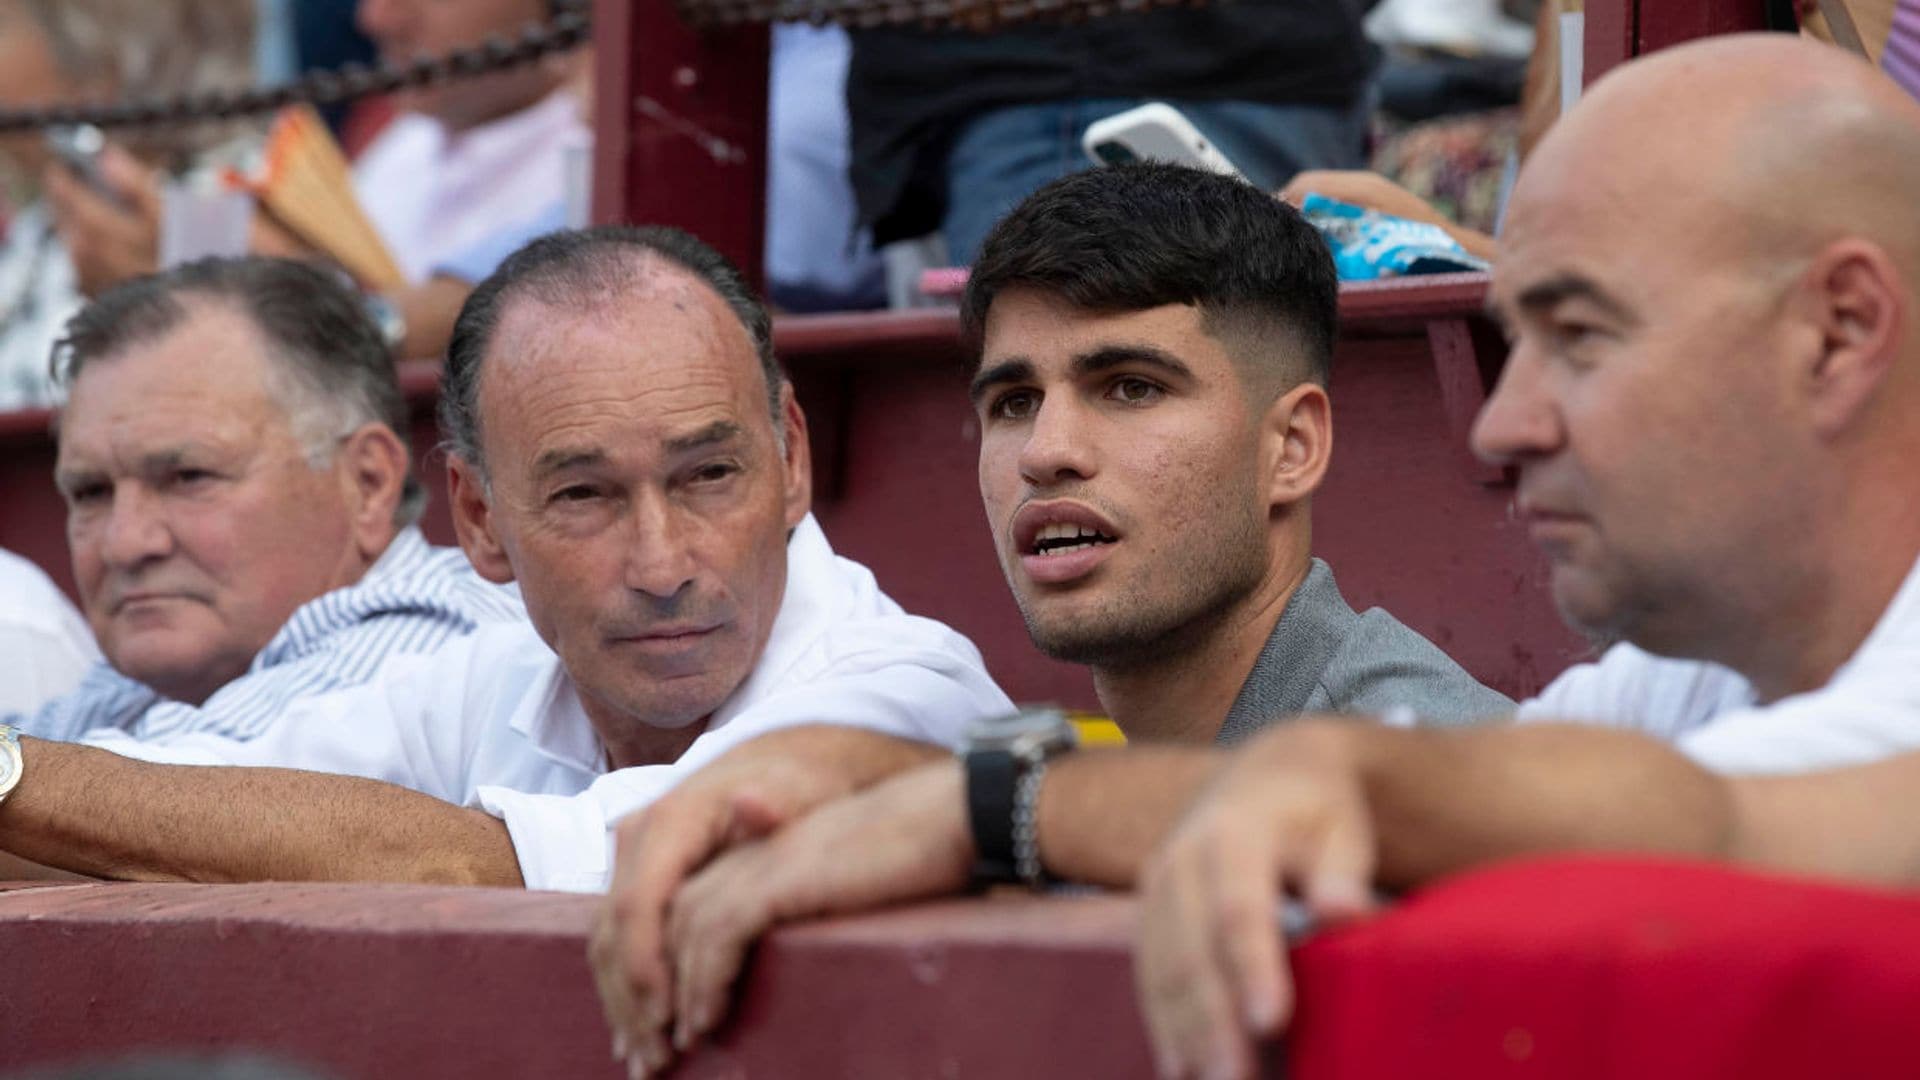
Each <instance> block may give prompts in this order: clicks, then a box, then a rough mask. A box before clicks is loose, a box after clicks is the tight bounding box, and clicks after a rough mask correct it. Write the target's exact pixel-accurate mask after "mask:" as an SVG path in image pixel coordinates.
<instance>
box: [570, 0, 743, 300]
mask: <svg viewBox="0 0 1920 1080" xmlns="http://www.w3.org/2000/svg"><path fill="white" fill-rule="evenodd" d="M594 19H595V29H594V35H593V40H594V56H595V69H594V78H595V96H594V125H593V127H594V133H595V134H594V138H595V143H594V200H593V202H594V219H595V220H596V221H600V222H610V221H626V222H633V223H636V224H648V225H675V226H678V227H680V228H683V229H686V230H687V231H688V232H691V233H693V234H694V235H695V236H698V237H700V238H701V239H702V240H705V241H706V242H707V243H709V244H711V245H713V246H714V247H715V248H716V249H718V250H719V251H720V252H721V254H723V255H725V256H726V257H727V258H729V259H731V260H732V261H733V263H734V265H736V266H738V267H740V268H741V269H742V270H743V271H745V272H746V274H747V277H748V279H749V280H751V281H753V282H755V283H756V285H757V284H758V283H759V282H760V280H761V272H760V270H761V261H762V258H763V248H762V243H763V240H762V238H763V237H764V235H765V232H766V172H767V170H766V153H767V62H768V36H767V29H766V27H764V26H760V27H750V28H743V29H738V30H727V31H721V32H708V33H696V32H694V31H692V30H689V29H687V27H686V26H685V25H683V24H682V23H681V22H680V19H679V16H678V15H676V14H675V13H674V11H673V5H672V3H671V2H670V0H596V2H595V4H594Z"/></svg>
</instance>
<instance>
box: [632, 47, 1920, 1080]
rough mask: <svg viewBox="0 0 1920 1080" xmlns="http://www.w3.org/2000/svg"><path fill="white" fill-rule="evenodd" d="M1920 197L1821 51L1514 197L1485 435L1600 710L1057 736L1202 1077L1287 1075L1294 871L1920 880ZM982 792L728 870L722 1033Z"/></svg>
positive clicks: (704, 1015) (1682, 94) (705, 1018)
mask: <svg viewBox="0 0 1920 1080" xmlns="http://www.w3.org/2000/svg"><path fill="white" fill-rule="evenodd" d="M1915 190H1920V108H1917V107H1916V106H1915V105H1914V104H1913V103H1911V102H1910V101H1908V100H1907V99H1905V98H1904V97H1903V96H1901V95H1900V94H1899V92H1898V91H1897V89H1895V88H1893V87H1892V86H1891V85H1890V84H1888V83H1887V82H1886V81H1885V80H1884V79H1883V78H1882V77H1881V76H1880V75H1879V74H1878V73H1877V72H1875V71H1874V70H1873V69H1871V68H1870V67H1868V66H1866V65H1865V64H1862V63H1860V62H1859V61H1857V60H1854V59H1853V58H1851V57H1849V56H1847V55H1846V54H1843V53H1840V52H1838V51H1837V50H1833V49H1831V48H1828V47H1824V46H1819V45H1815V44H1812V43H1807V42H1800V41H1796V40H1794V39H1792V38H1788V37H1785V36H1764V37H1733V38H1723V39H1718V40H1715V41H1712V42H1708V43H1704V44H1698V45H1693V46H1689V47H1685V48H1678V49H1673V50H1670V51H1668V52H1666V53H1663V54H1661V55H1659V56H1657V57H1655V58H1652V59H1649V60H1645V61H1641V62H1639V63H1636V64H1632V65H1629V66H1627V67H1626V68H1625V69H1623V70H1622V71H1621V72H1619V73H1617V74H1615V75H1613V76H1611V77H1609V78H1607V79H1605V80H1603V81H1602V82H1601V83H1600V84H1599V85H1598V86H1596V87H1595V88H1594V90H1593V92H1592V93H1591V94H1589V95H1588V97H1587V99H1586V100H1585V101H1584V102H1583V103H1582V104H1581V105H1580V106H1579V108H1578V109H1577V110H1575V111H1574V112H1572V113H1571V114H1569V116H1568V117H1567V119H1566V120H1565V121H1563V122H1562V124H1560V125H1559V126H1557V127H1556V128H1555V129H1554V130H1553V132H1552V133H1551V134H1550V135H1549V136H1548V137H1547V138H1546V140H1545V141H1544V142H1543V143H1542V144H1541V146H1540V148H1539V149H1538V150H1537V151H1536V154H1535V157H1534V159H1533V160H1532V161H1530V162H1529V164H1528V166H1527V168H1526V170H1525V172H1524V173H1523V175H1522V179H1521V182H1520V185H1519V187H1518V189H1517V190H1516V192H1515V195H1514V198H1513V202H1512V205H1511V208H1510V210H1509V217H1508V228H1507V232H1506V234H1505V236H1504V237H1503V245H1504V247H1503V258H1502V261H1501V263H1500V264H1499V267H1498V269H1497V271H1496V276H1495V281H1494V288H1493V307H1494V310H1495V311H1496V313H1497V314H1498V315H1499V316H1500V317H1501V319H1502V320H1503V321H1504V322H1505V323H1506V324H1507V325H1508V327H1509V331H1510V333H1511V335H1512V338H1513V342H1514V348H1513V355H1512V357H1511V358H1510V360H1509V361H1508V364H1507V367H1506V370H1505V373H1504V374H1503V376H1502V378H1501V383H1500V386H1499V387H1498V389H1497V391H1496V392H1495V395H1494V397H1493V399H1492V400H1491V401H1489V403H1488V405H1487V408H1486V411H1485V413H1484V414H1483V415H1482V416H1481V418H1480V420H1479V423H1478V425H1477V427H1476V429H1475V431H1474V442H1475V445H1476V449H1477V450H1478V451H1479V452H1480V453H1481V454H1482V455H1483V456H1485V457H1486V458H1488V459H1489V460H1491V461H1495V462H1498V463H1501V464H1505V465H1511V466H1514V467H1515V468H1516V469H1517V471H1518V473H1519V476H1520V481H1519V488H1518V492H1517V496H1516V508H1517V509H1518V511H1519V513H1520V515H1521V518H1522V520H1523V521H1524V522H1525V524H1526V525H1527V527H1528V528H1529V530H1530V531H1531V533H1532V535H1533V539H1534V540H1535V541H1536V542H1537V543H1538V544H1539V545H1540V546H1541V548H1542V550H1543V551H1544V552H1545V553H1546V554H1547V556H1548V558H1549V560H1550V562H1551V566H1552V587H1553V592H1554V597H1555V600H1556V602H1557V603H1558V605H1559V607H1560V609H1561V611H1562V613H1563V614H1564V615H1565V616H1566V617H1567V619H1568V620H1569V621H1571V622H1573V623H1574V624H1576V625H1578V626H1581V627H1583V628H1585V629H1587V630H1590V631H1592V632H1594V633H1596V634H1602V635H1607V636H1610V637H1612V638H1615V639H1618V640H1620V641H1621V642H1622V644H1620V645H1617V646H1615V647H1614V649H1612V650H1610V651H1609V652H1608V653H1607V655H1606V656H1605V657H1604V658H1603V659H1602V660H1601V661H1600V662H1599V663H1597V664H1592V665H1586V666H1583V667H1580V668H1577V669H1575V670H1573V671H1571V672H1569V673H1567V674H1566V675H1565V676H1563V677H1562V678H1561V679H1560V680H1558V681H1556V682H1555V683H1554V685H1552V686H1551V687H1549V688H1548V690H1547V692H1546V693H1545V694H1543V695H1542V696H1541V697H1540V698H1539V699H1538V700H1536V701H1534V702H1530V703H1528V704H1527V705H1526V706H1524V707H1523V714H1524V716H1525V717H1526V718H1528V719H1530V720H1535V721H1539V720H1550V719H1562V720H1564V719H1569V718H1571V719H1575V720H1580V721H1584V722H1585V724H1584V725H1575V724H1566V723H1523V724H1520V725H1517V726H1514V727H1509V728H1498V729H1486V730H1478V731H1471V732H1438V731H1417V730H1397V729H1393V728H1388V727H1382V726H1378V725H1362V724H1348V723H1342V722H1338V721H1333V720H1323V721H1306V722H1302V723H1300V724H1297V725H1289V726H1287V727H1285V728H1284V729H1279V730H1275V731H1272V732H1270V733H1269V734H1266V735H1263V736H1261V737H1260V738H1258V739H1257V740H1255V741H1253V742H1251V743H1250V744H1248V745H1247V746H1246V747H1245V748H1244V749H1242V750H1239V751H1236V752H1233V753H1231V754H1226V753H1222V752H1219V751H1204V750H1187V749H1183V748H1173V747H1152V748H1140V749H1129V750H1123V751H1111V752H1079V753H1072V754H1067V755H1064V756H1061V757H1058V758H1056V759H1055V760H1053V761H1052V762H1051V763H1050V766H1049V768H1048V769H1047V770H1046V773H1045V776H1044V781H1043V782H1042V784H1041V785H1040V788H1039V793H1038V800H1037V808H1038V809H1037V829H1038V834H1037V835H1038V842H1037V848H1038V855H1039V858H1040V860H1041V862H1042V863H1043V864H1044V867H1045V869H1046V870H1047V871H1049V872H1051V873H1052V874H1054V875H1056V876H1059V877H1064V878H1073V879H1078V880H1085V881H1093V882H1100V883H1106V884H1112V885H1118V886H1128V885H1133V884H1136V883H1137V884H1139V885H1140V886H1141V887H1142V889H1143V892H1144V894H1145V916H1144V919H1143V923H1142V940H1141V948H1140V954H1139V967H1140V979H1139V985H1140V986H1141V987H1142V1004H1143V1006H1144V1008H1145V1010H1146V1013H1147V1017H1148V1021H1149V1028H1150V1030H1151V1032H1152V1035H1153V1038H1154V1042H1155V1046H1156V1050H1157V1051H1158V1054H1159V1058H1160V1064H1161V1066H1162V1071H1163V1074H1164V1075H1172V1076H1190V1075H1207V1076H1240V1075H1249V1074H1250V1073H1251V1072H1252V1070H1253V1068H1254V1056H1253V1054H1252V1049H1251V1046H1252V1040H1253V1039H1254V1038H1256V1037H1259V1036H1263V1035H1268V1034H1271V1033H1273V1032H1274V1031H1277V1030H1278V1029H1279V1028H1280V1026H1281V1025H1282V1023H1283V1022H1284V1018H1285V1016H1286V1015H1287V1013H1288V1011H1289V1000H1288V991H1287V982H1286V972H1285V966H1284V956H1285V953H1284V942H1283V941H1282V940H1281V938H1280V935H1279V933H1278V931H1277V928H1276V926H1275V925H1274V920H1273V918H1272V916H1271V912H1272V911H1273V907H1274V904H1275V902H1276V901H1277V900H1278V899H1279V895H1280V893H1281V891H1282V890H1283V889H1286V890H1289V891H1294V892H1297V893H1299V894H1301V895H1302V896H1304V898H1305V899H1306V900H1307V902H1308V904H1309V906H1310V907H1311V908H1313V909H1314V910H1315V911H1317V913H1318V914H1320V915H1322V916H1326V917H1340V916H1346V915H1351V914H1353V913H1355V912H1358V911H1360V910H1362V909H1364V908H1365V907H1366V906H1367V904H1368V902H1369V897H1370V895H1371V889H1372V886H1373V885H1375V884H1381V885H1386V886H1389V887H1402V886H1407V885H1412V884H1416V883H1419V882H1422V881H1425V880H1427V879H1430V878H1432V877H1434V876H1436V875H1440V874H1444V873H1447V872H1450V871H1453V870H1457V869H1460V868H1463V867H1466V866H1471V865H1474V864H1477V863H1479V862H1483V861H1486V860H1489V859H1493V858H1499V857H1503V856H1509V855H1513V854H1517V853H1522V852H1529V851H1538V850H1554V849H1569V848H1606V849H1619V850H1639V851H1660V852H1673V853H1681V854H1692V855H1702V856H1710V857H1725V858H1735V859H1740V860H1744V861H1750V862H1756V863H1761V864H1766V865H1771V866H1777V867H1783V868H1788V869H1796V870H1803V871H1809V872H1821V873H1830V874H1837V875H1842V876H1849V877H1856V878H1864V879H1871V880H1913V881H1920V821H1913V820H1905V819H1903V818H1902V817H1901V816H1900V814H1899V812H1898V809H1897V808H1898V807H1900V806H1902V805H1908V806H1911V805H1913V800H1912V799H1911V798H1904V799H1902V798H1900V797H1899V796H1901V795H1910V793H1911V792H1912V791H1914V790H1916V789H1920V755H1912V754H1909V755H1906V756H1896V755H1899V754H1900V752H1901V751H1908V750H1913V749H1916V748H1920V679H1915V678H1914V677H1913V674H1912V673H1913V672H1914V671H1916V670H1920V565H1917V564H1920V500H1915V499H1914V498H1912V496H1911V491H1910V484H1911V482H1910V479H1909V478H1908V477H1907V475H1906V470H1908V469H1909V468H1910V464H1909V463H1910V462H1911V461H1913V460H1914V459H1915V456H1916V455H1920V423H1915V422H1914V420H1913V418H1914V417H1916V416H1920V296H1916V285H1920V224H1917V223H1916V221H1915V220H1914V219H1913V218H1912V216H1911V215H1910V213H1909V209H1908V207H1909V203H1910V193H1911V192H1912V191H1915ZM1616 729H1626V730H1616ZM1670 744H1671V745H1670ZM1676 748H1677V752H1676ZM1870 762H1877V763H1874V764H1866V763H1870ZM1832 766H1856V767H1853V768H1847V769H1834V770H1832V771H1816V770H1820V769H1823V768H1827V767H1832ZM1761 772H1774V773H1794V774H1796V775H1792V776H1775V777H1770V778H1756V777H1754V776H1752V775H1750V774H1753V773H1761ZM958 784H959V774H958V770H957V769H956V767H955V766H953V765H951V764H938V765H930V766H927V767H925V768H923V769H918V770H915V771H912V772H909V773H906V774H903V775H901V776H899V777H896V778H895V779H893V780H890V781H888V782H887V783H885V784H882V785H880V786H878V787H875V788H873V789H871V790H869V791H868V792H867V793H865V794H863V795H861V796H858V797H856V798H853V799H848V800H843V801H841V802H838V803H833V804H830V805H828V806H826V807H824V808H823V809H821V810H819V811H817V812H815V813H814V814H812V815H811V816H809V817H806V818H803V819H801V820H800V821H798V822H796V823H794V824H792V825H789V826H788V827H786V828H785V829H783V830H781V831H779V832H777V833H775V834H774V835H773V836H772V837H771V838H770V839H769V840H767V841H765V842H762V843H759V844H756V845H748V846H746V847H743V848H740V849H737V850H736V851H734V852H733V853H730V854H729V855H727V856H725V857H723V858H721V859H720V860H717V861H716V862H715V863H713V864H712V865H711V866H710V867H709V868H708V869H707V870H706V871H704V872H703V873H702V874H701V875H699V876H698V877H695V878H694V879H693V880H692V881H690V882H689V883H688V884H687V885H686V886H685V887H684V888H683V889H682V892H681V895H680V896H679V897H678V898H677V899H676V901H675V905H674V916H673V920H672V926H671V927H670V935H669V936H670V938H671V949H672V951H673V953H674V967H675V970H676V972H678V973H679V974H680V976H681V981H680V984H679V985H678V986H676V995H677V998H678V1001H679V1010H680V1012H681V1013H682V1014H683V1015H690V1016H692V1017H693V1018H694V1019H693V1021H692V1022H691V1023H690V1024H688V1025H687V1030H686V1032H685V1034H686V1035H687V1036H689V1037H691V1036H694V1035H698V1034H700V1033H701V1032H702V1031H704V1030H705V1029H706V1028H707V1027H708V1026H710V1024H711V1022H712V1020H713V1018H715V1017H717V1016H718V1015H719V1014H720V1012H721V1010H722V1006H723V1004H724V998H723V995H724V993H725V990H726V986H727V983H728V981H729V980H730V979H731V977H732V974H733V973H734V971H736V970H737V968H738V965H739V963H740V960H741V957H742V955H743V950H744V946H745V944H746V942H747V941H749V940H751V937H752V936H753V934H755V933H757V932H758V931H759V930H760V929H761V928H763V927H764V926H766V925H767V924H768V923H769V922H771V921H773V920H774V919H775V918H776V917H778V918H793V917H797V916H799V915H802V914H809V913H814V912H820V911H831V910H845V909H849V908H854V907H860V906H868V905H872V904H876V903H879V902H882V901H886V900H896V899H904V898H907V897H911V896H918V895H926V894H929V893H934V892H941V891H946V890H950V889H953V888H955V887H956V885H957V884H958V883H959V882H963V881H964V880H965V879H966V872H967V866H968V862H969V861H970V860H971V858H972V857H973V848H972V842H971V838H970V836H969V835H968V834H967V833H966V832H965V831H964V828H958V827H953V826H951V825H950V824H942V822H943V821H944V818H943V817H942V816H941V815H938V814H936V813H933V812H932V811H934V810H937V809H938V808H939V807H941V806H943V805H946V804H947V803H949V802H951V800H952V799H953V798H955V797H957V796H956V795H955V794H954V792H956V791H957V790H958ZM943 791H944V796H943V795H942V792H943ZM1115 792H1124V793H1125V798H1123V799H1116V798H1114V797H1112V796H1113V793H1115ZM1840 837H1846V838H1850V841H1851V842H1849V843H1840V842H1836V838H1840ZM851 850H858V851H859V852H860V857H859V858H857V859H856V858H844V857H841V854H842V853H844V852H847V851H851Z"/></svg>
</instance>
